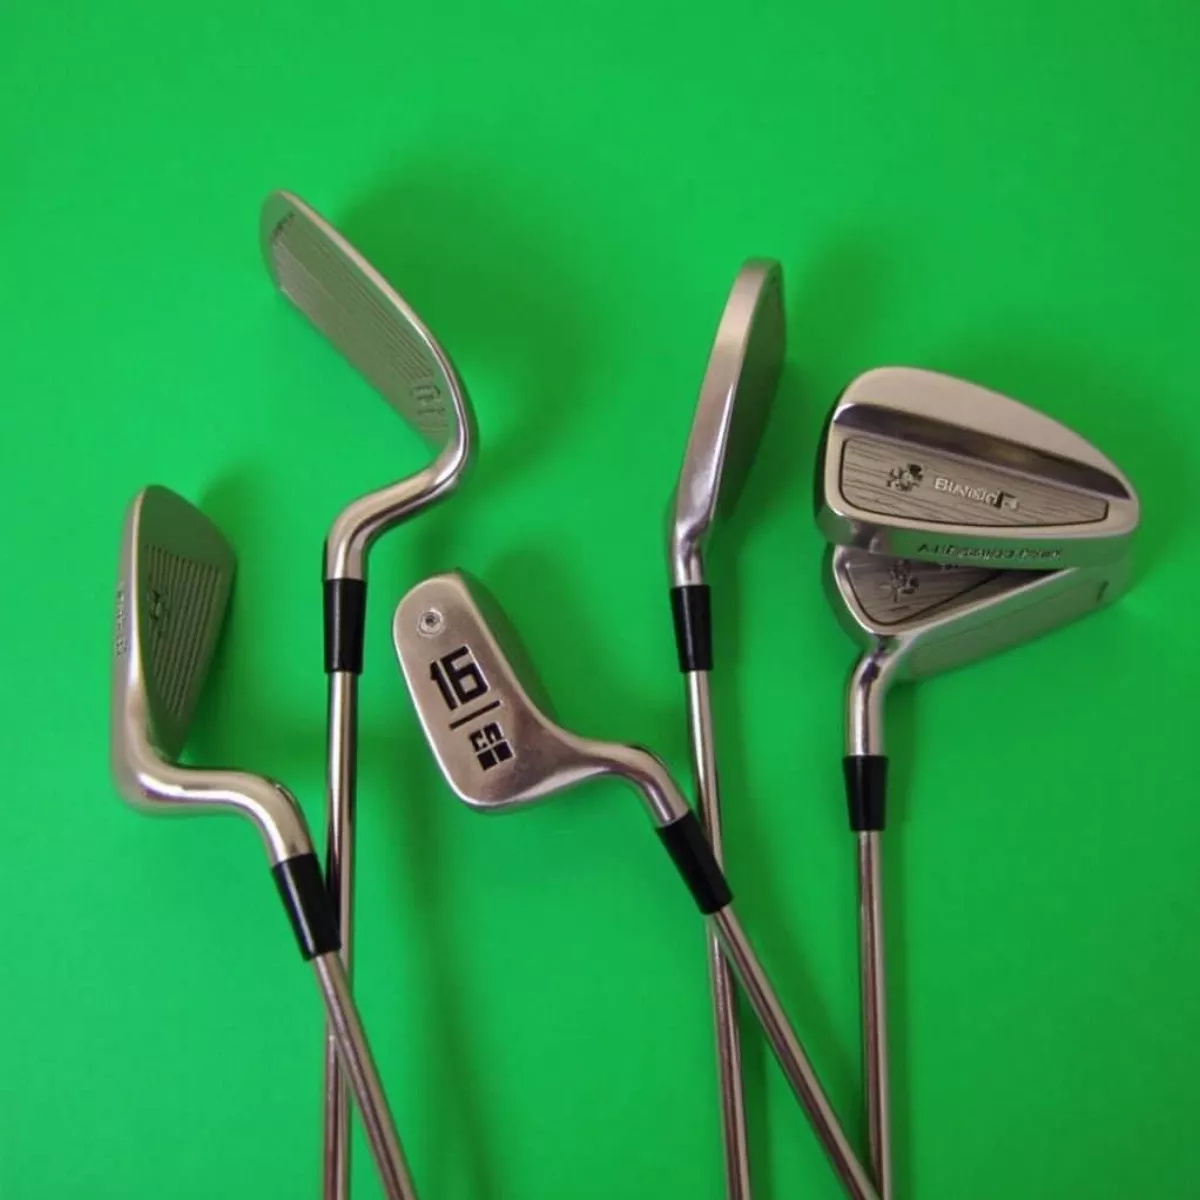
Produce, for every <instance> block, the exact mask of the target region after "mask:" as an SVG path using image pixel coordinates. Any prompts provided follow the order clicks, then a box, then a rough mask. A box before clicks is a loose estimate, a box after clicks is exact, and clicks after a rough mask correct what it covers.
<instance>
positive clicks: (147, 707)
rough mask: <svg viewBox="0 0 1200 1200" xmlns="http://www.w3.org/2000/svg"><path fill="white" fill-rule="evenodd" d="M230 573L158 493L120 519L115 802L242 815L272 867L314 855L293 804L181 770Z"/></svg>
mask: <svg viewBox="0 0 1200 1200" xmlns="http://www.w3.org/2000/svg"><path fill="white" fill-rule="evenodd" d="M233 574H234V556H233V551H232V550H231V549H230V548H229V544H228V543H227V542H226V541H225V539H224V538H223V537H222V536H221V533H220V531H219V530H218V529H217V528H216V526H215V525H213V523H212V522H211V521H209V520H208V518H207V517H205V516H204V515H203V514H202V513H201V512H200V511H199V510H198V509H196V508H194V507H193V506H192V505H191V504H189V503H188V502H187V501H186V500H184V499H182V498H181V497H180V496H177V495H176V494H175V493H174V492H171V491H168V490H167V489H166V488H163V487H148V488H145V489H144V490H143V491H141V492H139V493H138V494H137V496H136V497H135V498H134V500H133V503H132V504H131V505H130V507H129V511H128V514H127V516H126V519H125V529H124V535H123V537H122V541H121V560H120V568H119V574H118V580H117V605H116V624H115V629H114V633H113V669H112V702H111V709H110V759H111V764H112V773H113V779H114V781H115V783H116V786H117V790H118V791H119V792H120V794H121V796H122V797H123V798H124V799H125V800H127V801H128V802H129V803H130V804H133V805H135V806H136V807H138V808H143V809H147V810H149V811H152V812H165V811H210V810H224V811H229V810H232V811H236V812H239V813H241V814H242V815H243V816H246V817H249V818H250V819H251V820H253V821H254V823H255V825H256V826H257V827H258V829H259V832H260V833H261V834H262V837H263V840H264V842H265V843H266V846H267V851H268V855H269V857H270V858H271V861H272V863H278V862H282V861H284V860H285V859H287V858H289V857H291V856H292V855H295V854H299V853H305V852H308V851H310V850H311V843H310V841H309V837H308V832H307V830H306V829H305V827H304V821H303V818H302V817H301V816H300V813H299V810H298V809H297V808H296V805H295V801H294V800H293V799H292V797H291V796H290V795H289V794H288V793H287V792H286V791H285V790H284V789H283V788H281V787H280V786H279V785H278V784H275V783H273V782H272V781H271V780H268V779H262V778H260V777H258V776H254V775H247V774H243V773H241V772H234V771H215V770H206V769H200V768H195V767H181V766H180V765H179V763H178V759H179V756H180V754H181V753H182V751H183V746H184V742H185V741H186V739H187V733H188V727H189V725H190V723H191V719H192V714H193V712H194V711H195V707H196V701H197V700H198V698H199V696H200V692H201V690H202V688H203V687H204V680H205V676H206V675H207V673H208V668H209V664H210V663H211V661H212V656H213V651H214V649H215V648H216V644H217V639H218V636H219V634H220V631H221V625H222V622H223V621H224V618H225V611H226V608H227V606H228V601H229V593H230V587H231V585H232V582H233Z"/></svg>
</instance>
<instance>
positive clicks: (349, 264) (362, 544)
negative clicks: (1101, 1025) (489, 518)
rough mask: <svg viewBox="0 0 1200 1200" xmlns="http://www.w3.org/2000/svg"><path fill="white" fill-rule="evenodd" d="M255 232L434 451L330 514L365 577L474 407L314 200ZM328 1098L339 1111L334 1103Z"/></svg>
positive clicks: (339, 801) (348, 807) (333, 1194)
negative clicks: (371, 555) (375, 547)
mask: <svg viewBox="0 0 1200 1200" xmlns="http://www.w3.org/2000/svg"><path fill="white" fill-rule="evenodd" d="M260 236H261V243H262V251H263V258H264V260H265V262H266V264H267V270H268V271H269V272H270V275H271V278H272V279H273V280H274V281H275V284H276V286H277V287H278V288H279V290H280V291H281V292H282V293H283V294H284V295H285V296H286V297H287V298H288V299H289V300H291V302H292V303H293V304H294V305H295V306H296V307H297V308H298V309H299V310H300V311H301V312H302V313H304V315H305V316H306V317H308V319H309V320H310V321H311V322H312V324H313V325H314V326H315V327H316V328H317V329H318V330H320V331H321V332H322V333H323V334H324V335H325V336H326V338H328V340H329V341H330V342H331V343H332V344H333V345H334V346H335V347H336V348H337V349H338V350H339V351H340V352H341V353H342V355H343V356H344V357H345V358H346V359H347V361H348V362H350V364H351V365H352V366H354V367H355V368H356V369H357V370H358V372H359V373H360V374H361V375H362V376H363V377H364V378H365V379H366V380H367V381H368V382H369V383H370V384H371V385H372V386H373V387H374V388H375V389H376V390H377V391H378V392H379V393H380V395H381V396H383V398H384V399H385V400H386V401H387V402H388V403H389V404H390V405H391V406H392V407H393V408H394V409H395V410H396V411H397V412H398V413H399V414H400V415H401V416H402V417H403V418H404V419H405V420H406V421H407V422H408V423H409V424H410V425H411V426H413V428H415V429H416V430H418V431H419V432H420V433H422V434H423V435H424V436H425V437H426V438H427V439H428V440H429V441H430V442H431V443H432V445H433V446H434V447H435V448H436V450H437V453H436V456H435V458H434V460H433V462H431V463H429V464H428V465H427V466H425V467H423V468H422V469H421V470H419V471H417V472H416V473H415V474H412V475H410V476H408V477H406V478H404V479H401V480H400V481H399V482H397V483H394V484H391V485H389V486H387V487H384V488H381V489H379V490H378V491H374V492H371V493H370V494H368V495H365V496H361V497H359V498H358V499H356V500H354V501H352V502H351V503H350V504H348V505H347V506H346V507H345V508H344V509H342V511H341V512H340V513H339V514H338V515H337V517H336V518H335V519H334V522H333V524H332V526H331V527H330V530H329V533H328V535H327V537H326V539H325V578H326V579H365V578H366V570H367V552H368V550H369V548H370V546H371V543H372V542H373V541H374V539H375V538H376V537H378V536H379V535H380V534H382V533H384V532H385V531H386V530H388V529H391V528H393V527H394V526H396V525H397V524H399V523H400V522H402V521H404V520H406V519H408V518H410V517H412V516H415V515H416V514H417V513H419V512H421V511H423V510H424V509H425V508H427V507H428V506H429V505H431V504H433V503H434V502H435V501H437V500H439V499H440V498H441V497H443V496H445V495H447V494H449V493H450V492H451V491H453V490H454V489H455V488H456V487H457V485H458V483H459V482H460V480H461V479H462V477H463V474H464V472H465V471H466V468H467V466H468V465H469V463H470V461H471V456H472V449H473V446H474V443H475V441H476V434H475V418H474V413H473V411H472V409H471V405H470V402H469V400H468V399H467V394H466V391H465V390H464V388H463V386H462V383H461V381H460V380H459V378H458V375H457V373H456V371H455V369H454V366H453V364H452V363H451V361H450V359H449V357H448V356H447V354H446V353H445V351H444V350H443V349H442V348H441V346H439V345H438V343H437V341H436V340H435V339H434V337H433V335H432V334H431V333H430V331H429V330H428V328H426V326H425V324H424V323H423V322H422V321H421V319H420V317H418V316H417V314H416V312H414V311H413V309H412V308H411V306H410V305H409V304H408V303H407V302H406V301H405V300H404V299H403V297H401V296H400V294H399V293H398V292H397V291H396V290H395V289H394V288H393V287H392V286H391V284H389V283H388V281H387V280H386V279H384V278H383V276H382V275H381V274H380V273H379V272H378V271H376V270H375V268H374V267H372V266H371V264H370V263H369V262H367V260H366V259H365V258H364V257H363V256H362V255H361V254H360V253H359V252H358V251H357V250H356V249H355V248H354V247H353V246H352V245H351V244H350V243H349V242H348V241H347V240H346V239H345V238H344V237H343V236H342V235H341V234H340V233H339V232H338V231H337V230H336V229H334V227H333V226H332V225H330V224H329V222H328V221H326V220H325V219H324V218H323V217H322V216H320V215H319V214H318V213H317V212H316V211H315V210H314V209H312V208H311V207H310V206H309V205H307V204H305V203H304V201H303V200H301V199H299V197H297V196H295V195H293V194H291V193H290V192H274V193H272V194H271V195H270V196H268V197H267V200H266V202H265V203H264V205H263V209H262V215H261V219H260ZM346 697H348V699H347V700H346V704H347V707H345V708H343V707H341V706H342V704H343V698H346ZM352 702H353V691H352V690H349V689H348V686H347V685H346V683H345V682H344V681H343V682H342V683H338V682H337V681H331V686H330V715H329V735H330V738H329V745H328V758H329V763H328V779H329V789H328V796H327V801H328V823H329V845H328V850H329V861H330V862H331V863H332V864H333V870H334V873H335V876H334V881H333V892H332V894H333V895H334V896H335V898H336V899H337V900H338V901H339V909H340V912H339V925H340V930H341V936H342V946H343V952H344V954H345V955H347V956H348V955H349V954H350V950H351V947H352V946H353V942H354V927H353V917H352V911H351V891H352V888H353V864H352V859H351V856H352V855H353V845H352V842H353V837H354V811H353V810H354V777H355V771H356V760H357V718H356V713H355V711H354V710H353V706H352ZM347 961H349V960H348V958H347ZM328 1042H329V1035H328V1033H327V1034H326V1080H325V1097H326V1105H327V1107H326V1112H325V1131H324V1145H325V1158H324V1165H323V1167H322V1176H323V1179H324V1191H323V1195H324V1197H325V1200H347V1196H348V1193H349V1186H350V1184H349V1145H348V1143H347V1141H346V1132H347V1129H348V1120H349V1118H348V1115H347V1114H346V1112H345V1111H344V1109H345V1101H344V1098H343V1096H342V1089H341V1088H340V1086H339V1083H338V1079H337V1075H338V1067H337V1061H336V1058H335V1057H334V1056H332V1054H331V1052H330V1049H329V1045H328ZM330 1105H334V1106H336V1108H337V1109H338V1110H339V1111H335V1112H330V1111H329V1106H330Z"/></svg>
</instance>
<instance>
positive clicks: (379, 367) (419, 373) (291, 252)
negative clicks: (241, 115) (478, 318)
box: [261, 192, 469, 444]
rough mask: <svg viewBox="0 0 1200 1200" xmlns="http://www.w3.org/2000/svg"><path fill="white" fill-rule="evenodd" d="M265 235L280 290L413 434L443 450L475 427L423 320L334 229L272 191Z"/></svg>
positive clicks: (266, 209)
mask: <svg viewBox="0 0 1200 1200" xmlns="http://www.w3.org/2000/svg"><path fill="white" fill-rule="evenodd" d="M261 236H262V247H263V257H264V258H265V260H266V264H267V269H268V270H269V271H270V273H271V277H272V279H274V281H275V284H276V286H277V287H278V288H279V290H280V291H281V292H282V293H283V294H284V295H285V296H287V298H288V299H289V300H291V302H292V303H293V304H294V305H295V306H296V307H297V308H298V309H299V310H300V311H301V312H302V313H304V315H305V316H307V317H308V319H309V320H310V321H311V322H312V323H313V324H314V325H315V326H316V327H317V328H318V329H319V330H320V331H321V332H322V333H323V334H324V335H325V336H326V338H327V339H328V340H329V341H330V342H331V343H332V344H333V345H334V346H336V347H337V349H338V350H340V351H341V353H342V354H343V355H344V356H345V358H346V359H347V360H348V361H349V362H350V363H351V364H352V365H353V366H354V367H355V368H356V369H357V370H358V372H359V374H361V375H362V376H363V377H364V378H365V379H367V380H368V381H369V382H370V383H371V384H372V386H373V387H374V388H375V389H376V390H377V391H378V392H379V393H380V395H381V396H383V397H384V398H385V399H386V400H387V401H388V403H389V404H391V406H392V407H393V408H394V409H395V410H396V411H397V412H398V413H399V414H400V415H401V416H402V417H404V419H405V420H406V421H408V423H409V424H410V425H412V426H413V428H415V429H417V430H419V431H420V432H421V433H423V434H425V435H426V437H428V438H429V439H430V440H431V441H432V442H434V443H435V444H441V443H443V442H445V441H446V440H447V439H448V437H449V436H450V433H451V431H452V429H453V428H454V427H455V426H456V425H461V424H466V423H467V422H468V421H469V416H468V412H467V402H466V399H465V396H464V395H463V391H462V385H461V384H460V383H459V380H458V377H457V375H456V374H455V371H454V368H453V366H452V365H451V363H450V361H449V359H448V358H447V357H446V356H445V354H444V353H443V352H442V350H441V348H440V347H439V346H438V344H437V342H436V341H435V340H434V339H433V337H432V335H431V334H430V332H429V330H428V329H426V328H425V325H424V324H423V323H422V321H421V319H420V317H418V316H417V314H416V313H415V312H413V310H412V309H411V308H410V307H409V306H408V304H407V303H406V302H405V301H404V300H403V299H402V298H401V296H400V295H399V294H398V293H397V292H396V291H395V289H393V288H392V286H391V285H390V284H389V283H388V282H387V280H385V279H384V278H383V276H382V275H380V274H379V272H378V271H376V270H375V268H374V267H372V266H371V264H370V263H368V262H367V260H366V259H365V258H363V256H362V255H361V254H359V253H358V251H357V250H355V249H354V247H353V246H351V245H350V243H349V242H347V241H346V239H345V238H344V237H342V235H341V234H340V233H338V231H337V230H336V229H334V228H333V226H332V225H330V224H329V222H327V221H326V220H325V219H324V218H323V217H321V216H320V215H319V214H318V213H316V212H314V211H313V209H311V208H310V207H309V206H308V205H307V204H305V203H304V201H303V200H300V199H299V198H298V197H296V196H293V195H292V194H291V193H289V192H273V193H272V194H271V195H270V196H269V197H268V198H267V200H266V203H265V204H264V205H263V210H262V218H261Z"/></svg>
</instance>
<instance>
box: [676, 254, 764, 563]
mask: <svg viewBox="0 0 1200 1200" xmlns="http://www.w3.org/2000/svg"><path fill="white" fill-rule="evenodd" d="M786 338H787V331H786V326H785V322H784V311H783V283H782V274H781V270H780V267H779V264H778V263H777V262H772V261H770V260H767V259H751V260H750V261H748V262H747V263H745V264H744V265H743V266H742V268H741V270H739V271H738V273H737V277H736V278H735V279H734V281H733V288H732V289H731V291H730V293H729V298H728V299H727V300H726V302H725V310H724V312H723V313H722V315H721V321H720V324H719V325H718V326H717V335H716V339H715V340H714V342H713V347H712V351H711V352H710V354H709V359H708V367H707V369H706V370H705V373H704V380H703V382H702V383H701V385H700V396H699V399H698V400H697V402H696V413H695V416H694V418H693V420H692V429H691V433H690V434H689V435H688V442H687V449H686V450H685V451H684V456H683V465H682V467H681V469H680V472H679V481H678V483H677V485H676V488H675V500H674V508H673V512H672V518H671V529H670V539H669V543H670V544H669V547H668V554H669V557H670V565H671V583H672V586H674V587H686V586H689V585H695V584H701V583H703V582H704V571H703V561H702V559H703V551H704V546H705V543H706V542H707V539H708V535H709V532H710V530H711V529H712V527H713V525H714V524H716V523H717V522H718V521H720V520H723V519H724V518H725V517H726V516H727V515H728V514H729V513H730V512H731V511H732V510H733V508H734V506H735V505H736V503H737V499H738V496H739V495H740V493H741V490H742V487H743V485H744V483H745V481H746V476H747V474H748V473H749V470H750V464H751V463H752V462H753V461H754V455H755V453H756V451H757V449H758V443H759V441H760V440H761V437H762V431H763V427H764V425H765V424H766V420H767V415H768V412H769V410H770V406H771V400H772V398H773V397H774V395H775V388H776V386H777V384H778V382H779V375H780V372H781V371H782V369H783V358H784V351H785V348H786Z"/></svg>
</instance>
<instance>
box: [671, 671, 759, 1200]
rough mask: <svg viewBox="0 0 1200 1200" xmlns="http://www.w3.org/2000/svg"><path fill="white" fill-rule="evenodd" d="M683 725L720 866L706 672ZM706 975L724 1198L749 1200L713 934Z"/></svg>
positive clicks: (722, 968) (732, 1042)
mask: <svg viewBox="0 0 1200 1200" xmlns="http://www.w3.org/2000/svg"><path fill="white" fill-rule="evenodd" d="M684 678H685V679H686V680H687V698H688V721H689V726H690V733H691V743H692V770H693V774H694V776H695V780H696V798H697V807H698V809H699V812H700V821H701V823H702V824H703V826H704V829H705V832H706V833H707V834H708V840H709V842H710V844H711V845H712V848H713V853H714V854H715V855H716V856H717V861H718V862H721V861H722V859H723V856H724V851H723V849H722V845H721V805H720V786H719V779H718V776H717V761H716V746H715V743H714V739H713V729H712V702H711V696H710V691H709V675H708V672H707V671H689V672H687V674H686V675H685V676H684ZM708 973H709V981H710V986H711V988H712V1004H713V1023H714V1027H715V1030H716V1041H717V1083H718V1087H719V1089H720V1097H721V1139H722V1145H723V1147H724V1151H725V1194H726V1196H727V1197H728V1198H729V1200H749V1196H750V1152H749V1148H748V1145H747V1139H746V1104H745V1096H744V1093H743V1089H742V1051H741V1041H740V1037H739V1034H738V1025H737V993H736V988H735V987H734V980H733V972H732V970H731V969H730V966H729V963H728V961H727V960H726V958H725V955H724V954H723V953H722V952H721V943H720V940H719V939H718V938H717V936H716V935H715V934H712V933H710V934H709V939H708Z"/></svg>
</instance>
